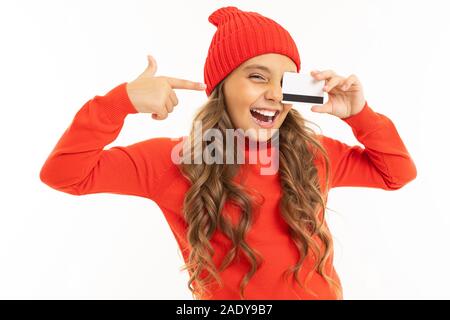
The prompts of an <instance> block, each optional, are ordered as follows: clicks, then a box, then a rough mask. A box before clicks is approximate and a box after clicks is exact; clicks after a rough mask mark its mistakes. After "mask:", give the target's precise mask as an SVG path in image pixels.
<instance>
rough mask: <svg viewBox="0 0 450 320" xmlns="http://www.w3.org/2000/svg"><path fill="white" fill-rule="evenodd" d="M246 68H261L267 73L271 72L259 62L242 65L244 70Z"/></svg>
mask: <svg viewBox="0 0 450 320" xmlns="http://www.w3.org/2000/svg"><path fill="white" fill-rule="evenodd" d="M248 69H261V70H264V71H266V72H268V73H272V71H271V70H270V69H269V68H267V67H266V66H263V65H261V64H249V65H248V66H246V67H244V70H248ZM291 72H297V71H291Z"/></svg>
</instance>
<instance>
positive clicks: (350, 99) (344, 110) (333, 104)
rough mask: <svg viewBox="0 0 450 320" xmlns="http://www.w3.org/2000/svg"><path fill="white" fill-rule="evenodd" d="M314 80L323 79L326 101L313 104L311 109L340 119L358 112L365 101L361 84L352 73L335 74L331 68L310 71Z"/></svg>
mask: <svg viewBox="0 0 450 320" xmlns="http://www.w3.org/2000/svg"><path fill="white" fill-rule="evenodd" d="M311 75H312V76H313V77H314V78H315V79H316V80H325V87H324V91H326V92H327V93H328V101H327V103H325V104H323V105H313V106H312V107H311V111H314V112H321V113H329V114H332V115H334V116H336V117H339V118H341V119H343V118H347V117H350V116H352V115H355V114H357V113H358V112H360V111H361V110H362V109H363V107H364V105H365V103H366V99H365V98H364V93H363V88H362V84H361V82H360V81H359V79H358V78H357V77H356V76H355V75H354V74H352V75H350V76H349V77H348V78H344V77H341V76H339V75H336V73H335V72H334V71H333V70H325V71H316V70H315V71H311Z"/></svg>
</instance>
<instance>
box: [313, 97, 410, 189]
mask: <svg viewBox="0 0 450 320" xmlns="http://www.w3.org/2000/svg"><path fill="white" fill-rule="evenodd" d="M342 120H343V121H345V122H346V123H347V124H348V125H350V126H351V128H352V131H353V134H354V135H355V137H356V139H357V140H358V141H359V142H361V143H362V144H363V145H364V148H362V147H360V146H358V145H355V146H349V145H347V144H346V143H343V142H341V141H339V140H336V139H333V138H330V137H327V136H323V135H322V136H321V137H322V138H323V139H322V141H323V144H324V145H325V148H326V149H327V152H328V155H329V158H330V161H331V167H332V169H331V172H332V176H331V188H333V187H346V186H349V187H369V188H381V189H384V190H396V189H399V188H401V187H402V186H404V185H405V184H407V183H408V182H410V181H411V180H413V179H415V177H416V175H417V170H416V166H415V164H414V162H413V160H412V158H411V156H410V154H409V153H408V150H407V149H406V147H405V145H404V143H403V141H402V139H401V138H400V135H399V134H398V132H397V129H396V128H395V125H394V123H393V122H392V121H391V120H390V119H389V118H388V117H386V116H385V115H383V114H380V113H377V112H375V111H373V110H372V109H371V108H370V107H369V105H368V104H367V102H366V104H365V105H364V108H363V109H362V110H361V111H360V112H359V113H357V114H355V115H353V116H350V117H348V118H345V119H342Z"/></svg>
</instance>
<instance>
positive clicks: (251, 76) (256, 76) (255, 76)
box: [249, 74, 264, 80]
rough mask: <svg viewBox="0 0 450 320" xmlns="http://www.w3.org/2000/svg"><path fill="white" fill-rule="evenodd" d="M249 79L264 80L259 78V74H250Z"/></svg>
mask: <svg viewBox="0 0 450 320" xmlns="http://www.w3.org/2000/svg"><path fill="white" fill-rule="evenodd" d="M249 78H259V79H263V80H264V78H263V77H261V76H260V75H259V74H252V75H250V77H249Z"/></svg>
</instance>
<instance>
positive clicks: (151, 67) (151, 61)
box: [143, 55, 158, 77]
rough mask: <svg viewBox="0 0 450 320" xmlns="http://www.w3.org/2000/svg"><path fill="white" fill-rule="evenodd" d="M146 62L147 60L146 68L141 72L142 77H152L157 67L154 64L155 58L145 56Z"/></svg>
mask: <svg viewBox="0 0 450 320" xmlns="http://www.w3.org/2000/svg"><path fill="white" fill-rule="evenodd" d="M147 60H148V66H147V68H146V69H145V71H144V72H143V75H146V76H150V77H153V76H154V74H155V73H156V70H157V69H158V65H157V63H156V60H155V58H153V56H151V55H147Z"/></svg>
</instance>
